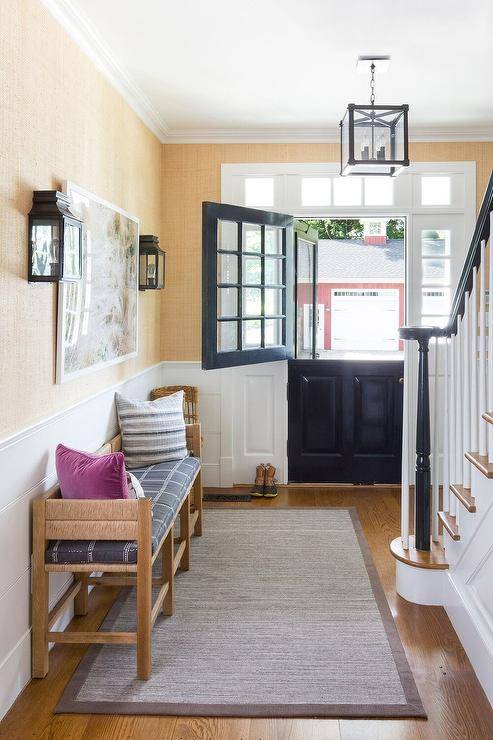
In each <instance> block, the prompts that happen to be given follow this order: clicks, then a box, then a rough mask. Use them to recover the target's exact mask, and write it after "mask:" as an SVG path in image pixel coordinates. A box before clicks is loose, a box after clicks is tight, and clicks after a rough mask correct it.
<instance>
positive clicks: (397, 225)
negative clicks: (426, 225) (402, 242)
mask: <svg viewBox="0 0 493 740" xmlns="http://www.w3.org/2000/svg"><path fill="white" fill-rule="evenodd" d="M387 237H388V238H389V239H404V219H402V218H389V220H388V221H387Z"/></svg>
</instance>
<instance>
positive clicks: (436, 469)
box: [431, 337, 440, 542]
mask: <svg viewBox="0 0 493 740" xmlns="http://www.w3.org/2000/svg"><path fill="white" fill-rule="evenodd" d="M434 348H435V361H434V363H433V376H434V381H433V445H432V461H433V462H432V465H433V470H432V473H433V487H432V495H433V498H432V507H431V524H432V526H431V538H432V540H433V542H438V510H439V485H440V449H439V440H438V430H439V424H438V414H439V403H438V401H439V391H438V338H437V337H435V341H434Z"/></svg>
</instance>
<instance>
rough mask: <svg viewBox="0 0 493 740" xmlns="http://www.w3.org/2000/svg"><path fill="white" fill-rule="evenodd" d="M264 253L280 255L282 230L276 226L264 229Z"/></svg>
mask: <svg viewBox="0 0 493 740" xmlns="http://www.w3.org/2000/svg"><path fill="white" fill-rule="evenodd" d="M265 253H266V254H282V229H279V228H277V227H276V226H266V227H265Z"/></svg>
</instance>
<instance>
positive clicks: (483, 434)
mask: <svg viewBox="0 0 493 740" xmlns="http://www.w3.org/2000/svg"><path fill="white" fill-rule="evenodd" d="M486 274H487V271H486V242H485V241H484V239H483V241H482V242H481V272H480V276H481V284H480V294H479V377H478V407H479V408H478V449H479V454H480V455H486V454H487V452H488V437H487V425H486V423H485V421H484V419H483V418H482V417H481V414H484V412H485V411H487V408H486V406H487V404H486Z"/></svg>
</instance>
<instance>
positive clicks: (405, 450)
mask: <svg viewBox="0 0 493 740" xmlns="http://www.w3.org/2000/svg"><path fill="white" fill-rule="evenodd" d="M409 344H410V342H404V388H403V394H402V484H401V539H402V547H403V548H404V550H408V549H409V461H410V457H409V455H410V453H409V411H410V409H409V380H408V376H409V367H408V366H409Z"/></svg>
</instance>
